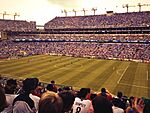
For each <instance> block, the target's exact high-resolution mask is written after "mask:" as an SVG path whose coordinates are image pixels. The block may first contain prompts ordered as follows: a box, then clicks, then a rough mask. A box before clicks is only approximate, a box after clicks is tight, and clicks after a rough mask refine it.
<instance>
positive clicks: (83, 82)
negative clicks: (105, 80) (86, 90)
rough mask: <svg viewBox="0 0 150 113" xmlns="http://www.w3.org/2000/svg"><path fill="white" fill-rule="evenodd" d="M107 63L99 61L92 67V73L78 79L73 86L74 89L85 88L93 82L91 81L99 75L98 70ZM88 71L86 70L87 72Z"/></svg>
mask: <svg viewBox="0 0 150 113" xmlns="http://www.w3.org/2000/svg"><path fill="white" fill-rule="evenodd" d="M106 62H107V61H105V60H99V61H98V63H97V64H96V65H94V66H93V68H95V69H94V70H93V71H91V72H89V73H88V74H87V76H85V77H84V78H81V79H79V80H78V81H77V82H76V83H75V84H74V85H75V86H76V87H80V88H81V87H87V85H88V84H89V83H90V82H93V80H94V79H95V78H96V77H97V75H99V70H101V69H102V68H103V66H104V65H105V64H106ZM87 71H88V70H87Z"/></svg>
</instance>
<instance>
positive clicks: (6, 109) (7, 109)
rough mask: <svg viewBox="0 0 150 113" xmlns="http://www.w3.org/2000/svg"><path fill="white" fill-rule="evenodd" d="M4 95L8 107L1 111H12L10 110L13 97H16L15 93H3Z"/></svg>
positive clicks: (7, 112)
mask: <svg viewBox="0 0 150 113" xmlns="http://www.w3.org/2000/svg"><path fill="white" fill-rule="evenodd" d="M5 96H6V101H7V105H8V107H7V108H5V109H4V110H3V111H2V112H1V113H12V110H13V106H12V104H13V101H14V99H15V98H16V97H17V95H14V94H5Z"/></svg>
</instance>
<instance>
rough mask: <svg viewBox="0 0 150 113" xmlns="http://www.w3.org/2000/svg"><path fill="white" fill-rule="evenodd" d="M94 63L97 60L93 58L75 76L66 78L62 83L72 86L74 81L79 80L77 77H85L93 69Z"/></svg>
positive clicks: (96, 63)
mask: <svg viewBox="0 0 150 113" xmlns="http://www.w3.org/2000/svg"><path fill="white" fill-rule="evenodd" d="M94 65H98V61H97V60H93V62H91V63H90V64H89V65H87V66H86V68H85V69H84V70H82V71H81V72H79V73H78V74H76V75H75V76H73V77H71V79H69V80H66V81H65V82H63V84H69V85H72V86H74V85H75V83H76V82H77V81H79V79H83V78H85V77H86V76H87V75H88V74H90V73H91V72H92V71H94V70H95V67H94Z"/></svg>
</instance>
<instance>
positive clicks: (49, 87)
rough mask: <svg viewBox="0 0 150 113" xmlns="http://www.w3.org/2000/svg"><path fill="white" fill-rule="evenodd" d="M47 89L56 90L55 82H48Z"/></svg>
mask: <svg viewBox="0 0 150 113" xmlns="http://www.w3.org/2000/svg"><path fill="white" fill-rule="evenodd" d="M46 89H47V90H49V91H54V85H53V84H48V85H47V87H46Z"/></svg>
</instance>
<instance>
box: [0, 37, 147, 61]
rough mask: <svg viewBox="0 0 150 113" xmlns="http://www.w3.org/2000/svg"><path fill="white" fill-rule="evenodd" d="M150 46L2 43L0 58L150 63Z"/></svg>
mask: <svg viewBox="0 0 150 113" xmlns="http://www.w3.org/2000/svg"><path fill="white" fill-rule="evenodd" d="M149 53H150V45H149V44H140V43H96V42H13V41H10V40H6V41H2V42H0V57H1V58H2V57H8V58H10V57H15V56H30V55H39V54H55V55H57V54H58V55H60V54H61V55H66V56H67V55H68V56H74V57H95V58H101V59H114V58H116V59H120V60H124V59H128V60H140V61H144V60H145V61H149V59H150V55H149Z"/></svg>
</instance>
